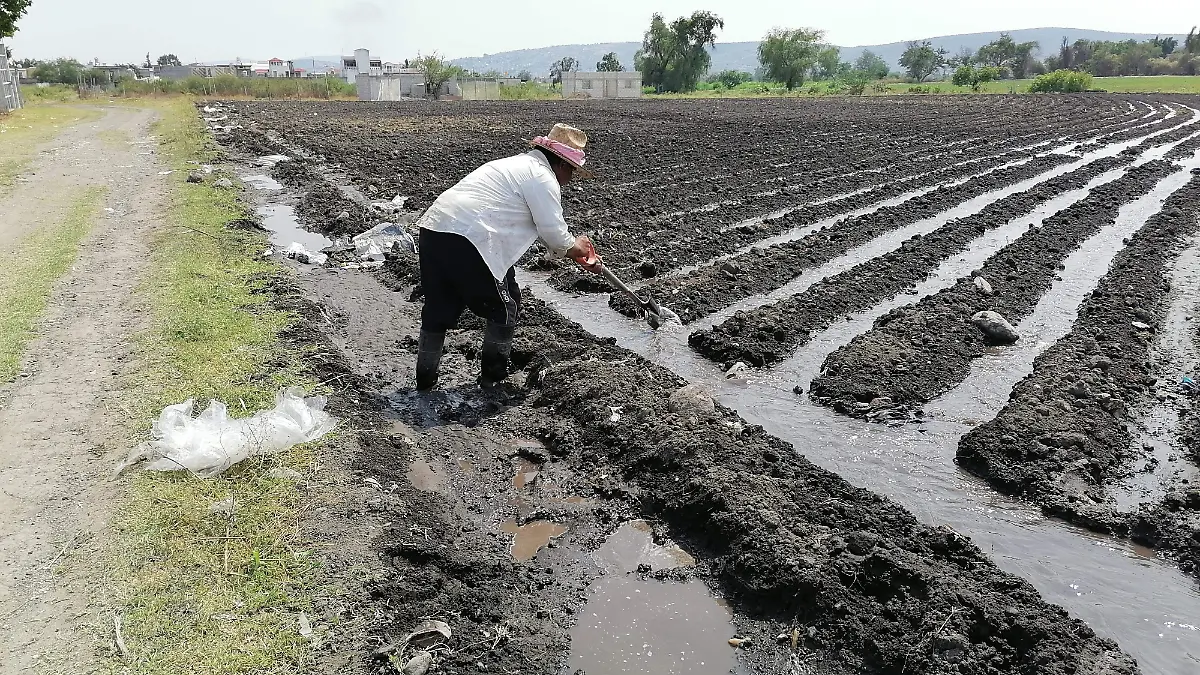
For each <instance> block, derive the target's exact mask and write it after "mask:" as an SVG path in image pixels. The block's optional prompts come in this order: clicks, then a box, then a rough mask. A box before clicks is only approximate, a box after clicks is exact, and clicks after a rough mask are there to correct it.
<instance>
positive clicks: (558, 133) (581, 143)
mask: <svg viewBox="0 0 1200 675" xmlns="http://www.w3.org/2000/svg"><path fill="white" fill-rule="evenodd" d="M587 140H588V138H587V134H585V133H583V132H582V131H580V130H579V129H576V128H575V127H572V126H568V125H566V124H555V125H554V128H553V129H551V130H550V133H548V134H546V135H545V136H538V137H537V138H534V139H533V140H532V141H529V144H530V145H532V146H535V147H539V148H545V149H547V150H549V151H550V152H553V153H554V154H555V155H558V156H559V157H561V158H562V160H563V161H565V162H566V163H567V164H570V165H571V166H573V167H575V168H576V169H578V170H579V171H580V172H581V173H582V175H583V177H585V178H589V177H591V176H592V175H593V174H592V172H591V171H589V170H588V169H585V168H584V166H583V165H584V164H585V163H587V157H586V155H585V154H584V151H583V149H584V148H585V147H587Z"/></svg>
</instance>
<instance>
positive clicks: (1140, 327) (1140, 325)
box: [1132, 321, 1150, 330]
mask: <svg viewBox="0 0 1200 675" xmlns="http://www.w3.org/2000/svg"><path fill="white" fill-rule="evenodd" d="M1132 326H1133V327H1134V328H1136V329H1138V330H1150V324H1148V323H1142V322H1141V321H1134V322H1132Z"/></svg>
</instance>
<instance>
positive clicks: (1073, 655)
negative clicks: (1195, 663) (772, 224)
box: [281, 97, 1144, 674]
mask: <svg viewBox="0 0 1200 675" xmlns="http://www.w3.org/2000/svg"><path fill="white" fill-rule="evenodd" d="M963 100H969V99H963ZM1075 100H1078V99H1074V98H1070V97H1068V98H1064V99H1063V101H1064V102H1065V103H1066V104H1067V105H1068V106H1069V105H1070V104H1071V102H1072V101H1075ZM894 105H908V104H907V102H904V103H901V102H897V103H896V104H894ZM1122 107H1124V106H1122ZM360 109H362V110H366V111H370V110H375V107H374V106H362V107H361V108H360ZM432 109H434V110H438V109H443V108H437V107H434V108H432ZM947 112H950V111H949V110H947ZM1139 113H1140V114H1143V115H1144V111H1139ZM373 114H374V113H371V112H366V113H364V116H370V115H373ZM931 119H932V114H931ZM1104 119H1108V118H1107V117H1104ZM301 121H304V120H301ZM375 122H376V123H377V124H378V125H380V126H386V125H388V124H406V123H408V120H394V121H389V120H388V118H386V117H383V118H381V119H379V120H376V121H375ZM468 131H469V129H468ZM489 132H490V130H489ZM443 133H445V134H446V136H447V138H437V142H438V143H446V142H450V141H449V140H448V139H449V138H451V136H452V135H451V134H450V133H449V132H448V131H446V132H443ZM433 135H434V136H435V138H436V133H434V134H433ZM468 135H469V133H468ZM352 141H353V142H361V140H359V139H352V138H349V137H348V138H346V139H343V140H342V141H339V142H341V143H345V144H346V145H347V146H348V145H350V143H351V142H352ZM322 154H324V155H325V156H324V157H323V158H316V159H314V160H313V162H312V165H313V166H311V167H310V169H312V170H313V171H318V167H317V165H318V164H319V165H321V166H330V165H334V164H338V163H344V160H343V159H342V158H339V157H338V156H337V155H336V154H334V153H333V152H332V151H326V152H323V153H322ZM301 161H303V160H302V158H301ZM413 161H415V160H413ZM435 166H437V164H436V162H434V161H430V162H429V163H427V165H426V166H425V169H426V171H429V169H430V167H435ZM318 173H319V171H318ZM290 176H295V178H296V180H297V184H301V185H307V186H310V187H311V186H315V185H321V184H322V183H320V182H319V181H315V180H312V179H311V177H309V176H306V175H305V172H304V171H303V170H297V169H293V168H289V169H287V170H286V171H285V172H283V173H281V181H282V180H284V179H288V180H291V178H289V177H290ZM334 190H335V191H337V190H336V188H334ZM304 198H305V197H304V196H302V197H301V200H302V201H303V199H304ZM344 199H345V197H344V196H343V195H342V193H340V192H338V196H337V197H332V196H331V198H330V199H324V198H316V199H315V201H318V202H328V203H330V204H332V203H336V201H337V200H344ZM330 208H332V207H330ZM329 212H332V211H327V213H329ZM326 231H329V230H326ZM347 233H350V231H347ZM414 264H415V261H413V260H412V259H411V258H407V259H401V258H394V259H392V260H390V261H389V263H388V265H387V267H386V268H385V270H384V271H382V272H380V273H378V274H377V275H375V276H372V275H370V274H367V273H365V272H362V271H358V270H355V271H343V270H340V269H336V268H319V267H308V266H304V267H302V268H300V271H299V272H298V274H297V277H296V283H297V284H298V285H299V286H300V287H301V288H302V289H303V290H304V292H305V294H306V295H307V296H308V298H309V300H311V301H312V302H313V303H315V306H314V308H313V309H312V310H310V311H306V312H305V315H306V316H307V317H308V319H309V324H308V325H310V326H311V327H313V328H314V329H316V330H319V331H321V332H322V333H325V334H326V335H327V336H328V337H327V338H319V339H317V338H314V342H316V343H317V344H319V345H320V347H321V348H320V349H319V350H317V352H318V353H319V354H322V357H321V359H320V364H321V365H320V367H321V369H322V370H321V377H322V381H327V382H336V383H337V385H336V386H337V387H338V388H339V392H338V394H337V395H336V396H334V397H333V400H334V401H337V403H336V404H333V405H336V406H338V407H335V408H334V409H335V411H337V412H338V413H339V414H341V415H342V416H343V417H345V418H347V419H349V420H350V421H351V423H352V426H353V427H354V428H355V429H356V430H357V431H356V432H354V433H353V437H354V447H355V448H356V449H355V450H354V452H355V454H354V455H352V456H346V457H342V458H341V459H340V460H339V461H340V462H341V463H340V464H338V463H336V462H335V463H333V464H331V472H332V470H333V468H335V467H341V468H342V469H344V470H345V473H346V475H347V476H348V478H347V480H345V481H343V482H342V483H340V484H339V486H340V487H343V488H344V490H345V495H346V498H345V500H344V501H342V502H341V503H340V504H339V506H338V507H337V508H335V509H330V510H328V511H326V512H324V513H321V514H316V516H317V517H319V520H318V521H317V522H316V523H315V525H316V529H313V530H311V531H312V532H313V533H314V536H319V533H320V532H321V531H322V530H324V531H330V532H333V533H338V535H339V538H338V541H341V540H343V539H346V540H347V543H348V539H347V537H345V536H341V533H346V532H355V531H358V530H356V529H354V528H356V527H359V526H361V523H362V522H363V521H364V520H368V521H370V522H373V523H377V524H378V526H379V528H381V529H382V531H381V532H379V533H378V534H376V535H375V536H374V538H373V539H372V540H371V555H370V556H366V557H368V558H369V563H364V564H362V565H361V566H360V567H352V566H351V565H352V561H351V560H349V559H346V560H344V561H343V562H344V563H345V567H341V566H335V568H334V569H335V570H343V569H345V570H353V571H354V572H353V573H354V574H359V572H360V570H361V576H356V577H355V579H354V581H355V583H353V584H348V585H349V586H350V588H349V591H348V593H349V595H350V596H353V595H354V593H355V589H356V588H357V589H359V591H360V595H359V597H358V598H357V600H356V601H354V602H351V601H349V600H345V599H343V602H345V603H348V604H347V605H339V606H342V607H345V606H348V607H349V609H341V610H338V609H337V608H335V607H331V608H330V609H329V611H328V613H327V614H328V615H329V616H330V617H331V618H330V619H329V620H330V621H331V622H334V621H336V620H337V618H338V617H339V616H341V617H345V616H357V617H367V618H366V619H365V621H366V632H367V634H368V637H367V639H366V640H365V641H364V642H363V647H362V653H361V654H360V655H359V656H358V658H357V659H356V660H355V662H354V664H352V665H355V666H357V667H361V668H367V667H369V668H373V669H376V670H378V671H379V672H395V670H396V667H395V665H393V663H403V661H404V660H406V659H407V658H408V657H410V656H411V655H412V654H413V648H412V647H411V646H410V647H408V648H407V649H406V648H404V647H402V646H401V645H400V641H401V640H402V638H403V637H404V636H406V635H408V634H409V633H410V632H411V631H412V630H413V628H414V626H416V625H418V624H420V623H421V622H423V621H426V620H429V619H436V620H440V621H445V622H446V623H447V624H448V625H449V626H450V627H451V628H452V629H453V634H452V636H451V637H449V638H448V639H445V640H442V641H441V643H442V644H441V646H440V647H439V648H437V649H436V650H435V654H436V656H435V659H436V661H437V668H438V671H439V672H447V673H485V672H488V673H491V672H514V671H520V672H537V673H555V672H561V668H563V667H564V666H565V665H566V664H567V663H568V661H569V654H570V651H571V649H570V647H571V641H570V639H569V632H570V630H571V629H572V627H573V626H574V625H576V623H577V620H578V617H579V615H580V614H581V613H582V612H587V611H588V608H587V605H586V604H585V601H586V600H587V599H588V598H589V593H588V586H589V585H590V584H592V583H593V582H594V581H595V580H596V579H598V578H600V577H601V576H602V574H601V573H602V571H603V569H602V566H601V565H599V564H597V563H596V561H595V560H594V559H593V557H592V555H591V554H592V553H593V552H595V551H597V550H599V549H601V548H602V547H603V542H604V541H605V539H606V538H607V537H608V535H610V534H611V533H612V532H614V531H616V530H618V529H619V527H620V526H621V524H622V523H626V522H629V521H631V520H633V519H635V518H643V519H645V520H647V521H648V522H650V523H651V527H652V529H653V531H654V535H655V538H656V539H658V540H660V541H661V540H663V539H664V538H669V539H671V540H673V541H675V542H676V543H678V544H679V545H680V546H682V547H683V548H684V549H685V550H686V551H687V552H688V553H689V554H690V555H691V556H693V557H694V558H695V564H694V565H692V566H690V567H688V568H686V569H684V570H674V571H664V570H654V569H646V570H640V571H635V572H633V573H632V575H633V576H637V577H646V578H647V579H648V580H650V581H652V582H654V583H662V584H670V583H679V580H680V579H684V578H688V577H691V578H694V579H700V580H702V581H703V582H704V583H706V584H708V585H709V586H710V587H712V588H713V589H715V590H717V591H718V592H719V593H720V595H721V596H722V597H723V598H725V599H726V600H727V601H728V603H729V605H730V608H731V611H732V613H733V616H732V624H731V625H730V628H729V634H728V637H730V638H732V637H735V636H736V637H739V638H748V640H747V641H746V642H744V643H741V648H740V649H738V650H737V651H736V652H734V654H735V655H736V657H737V659H738V661H739V665H738V666H737V667H738V668H739V669H742V670H757V671H759V672H776V671H778V670H779V669H780V668H783V669H785V670H790V671H792V672H806V671H807V672H821V673H837V674H840V673H847V674H849V673H859V672H921V673H980V674H982V673H1023V672H1032V671H1030V668H1031V667H1036V672H1038V673H1052V674H1055V673H1081V672H1095V673H1100V672H1104V673H1114V674H1125V673H1136V672H1139V671H1138V668H1137V666H1136V664H1135V663H1134V662H1133V660H1132V659H1131V658H1130V657H1128V656H1127V655H1125V654H1123V653H1121V652H1120V650H1119V648H1118V647H1117V645H1115V644H1114V643H1113V642H1112V641H1110V640H1106V639H1102V638H1099V637H1098V636H1096V635H1095V634H1094V632H1093V631H1092V630H1091V629H1090V628H1088V627H1087V626H1086V625H1085V624H1083V623H1082V622H1080V621H1078V620H1075V619H1072V618H1070V617H1069V616H1068V615H1067V613H1066V612H1065V611H1063V610H1062V609H1061V608H1058V607H1056V606H1053V605H1049V604H1047V603H1045V602H1044V601H1043V600H1042V599H1041V598H1040V596H1039V595H1038V594H1037V592H1036V591H1035V590H1034V589H1033V588H1032V587H1031V586H1030V585H1029V584H1028V583H1026V582H1024V581H1022V580H1021V579H1019V578H1017V577H1014V576H1012V575H1010V574H1007V573H1004V572H1002V571H1001V570H999V569H998V568H997V567H996V566H995V565H994V563H992V562H991V561H990V560H989V559H988V558H987V556H986V555H985V554H984V553H983V552H982V551H980V550H979V549H978V548H977V547H976V546H975V545H973V544H972V543H971V542H970V541H969V540H967V539H965V538H963V537H961V536H959V535H958V534H956V533H954V532H953V531H951V530H949V529H948V528H935V527H930V526H927V525H923V524H921V523H919V522H918V521H917V520H916V519H915V518H914V517H913V516H912V515H911V514H910V513H909V512H907V511H906V510H905V509H903V508H902V507H900V506H898V505H897V504H895V503H894V502H892V501H891V500H889V499H886V498H883V497H880V496H878V495H876V494H873V493H871V492H869V491H866V490H863V489H860V488H856V487H854V486H852V485H850V484H849V483H847V482H846V481H844V480H842V479H841V478H839V477H838V476H836V475H835V474H832V473H830V472H828V471H826V470H824V469H821V468H819V467H817V466H815V465H813V464H811V463H810V462H808V461H807V460H805V459H803V458H802V457H800V456H799V454H798V453H797V452H796V450H795V449H794V448H793V447H791V446H790V445H788V444H786V443H784V442H782V441H780V440H778V439H776V438H774V437H771V436H769V435H767V434H765V433H764V432H763V431H762V429H761V428H759V427H756V426H753V425H750V424H747V423H746V422H745V421H744V420H742V419H740V418H739V417H738V416H737V415H736V414H735V413H733V412H732V411H730V410H727V409H725V408H723V407H721V406H719V405H715V404H714V403H713V402H712V400H711V399H710V398H708V397H707V396H705V395H704V394H702V393H701V394H695V395H692V396H683V395H682V393H683V392H682V391H681V390H683V389H684V386H685V385H686V382H684V381H683V380H681V379H679V378H677V377H676V376H674V375H673V374H671V373H670V372H669V371H667V370H665V369H663V368H661V367H658V366H656V365H654V364H652V363H650V362H648V361H646V360H644V359H642V358H641V357H639V356H637V355H635V354H633V353H631V352H629V351H626V350H624V349H622V348H619V347H617V346H615V345H614V344H613V343H612V341H611V340H603V339H597V338H595V337H593V336H592V335H590V334H588V333H587V332H585V331H583V330H582V329H581V328H580V327H579V326H577V325H575V324H573V323H570V322H568V321H566V320H565V319H563V318H562V317H561V316H560V315H559V314H558V313H557V312H555V311H554V310H553V309H551V308H549V307H548V306H546V305H544V304H542V303H540V302H539V301H537V300H536V299H534V298H532V297H528V296H527V297H526V299H525V307H524V312H523V325H522V326H521V328H520V329H519V331H518V337H517V340H516V343H515V345H514V354H513V356H514V373H513V375H512V376H511V377H510V378H509V380H508V381H507V382H505V383H504V384H502V385H501V386H500V387H498V388H496V389H492V390H484V389H481V388H480V387H479V386H478V385H476V384H474V378H475V376H476V374H477V371H478V367H479V361H478V340H479V335H478V332H477V330H474V329H475V328H477V327H478V326H479V325H480V322H478V320H472V319H466V320H464V322H463V324H462V330H460V331H457V332H455V333H453V334H452V335H451V336H450V339H449V340H448V346H447V350H446V351H447V353H446V356H445V359H444V362H443V363H444V372H443V380H442V385H441V387H440V389H439V391H437V392H434V393H432V394H417V393H415V392H414V391H413V390H412V385H411V382H412V360H413V357H414V352H415V347H416V333H417V320H418V316H419V310H420V303H419V302H413V301H411V299H413V298H415V297H416V294H414V292H413V291H414V289H413V288H412V285H411V282H412V280H413V276H414V275H413V272H414V269H415V268H414ZM688 391H690V390H688ZM355 584H357V585H355ZM593 601H594V600H593ZM339 612H340V613H339ZM780 636H784V637H783V638H782V639H779V638H780ZM389 659H390V661H389ZM781 664H782V665H781ZM1031 664H1036V666H1033V665H1031ZM585 670H586V668H585ZM695 672H702V670H696V671H695Z"/></svg>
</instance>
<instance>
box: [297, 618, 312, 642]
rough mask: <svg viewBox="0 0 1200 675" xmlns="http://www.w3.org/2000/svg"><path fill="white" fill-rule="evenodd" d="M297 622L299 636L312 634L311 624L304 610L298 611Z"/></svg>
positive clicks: (310, 635)
mask: <svg viewBox="0 0 1200 675" xmlns="http://www.w3.org/2000/svg"><path fill="white" fill-rule="evenodd" d="M299 623H300V636H301V637H312V634H313V629H312V624H311V623H309V622H308V615H307V614H305V613H304V612H300V617H299Z"/></svg>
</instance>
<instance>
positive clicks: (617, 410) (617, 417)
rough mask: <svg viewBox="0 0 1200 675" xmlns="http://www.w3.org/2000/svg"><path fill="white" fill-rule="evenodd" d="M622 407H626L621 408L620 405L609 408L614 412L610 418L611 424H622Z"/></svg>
mask: <svg viewBox="0 0 1200 675" xmlns="http://www.w3.org/2000/svg"><path fill="white" fill-rule="evenodd" d="M622 407H624V406H619V405H610V406H608V409H609V410H611V411H612V414H611V415H609V416H608V421H609V422H620V421H621V408H622Z"/></svg>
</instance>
